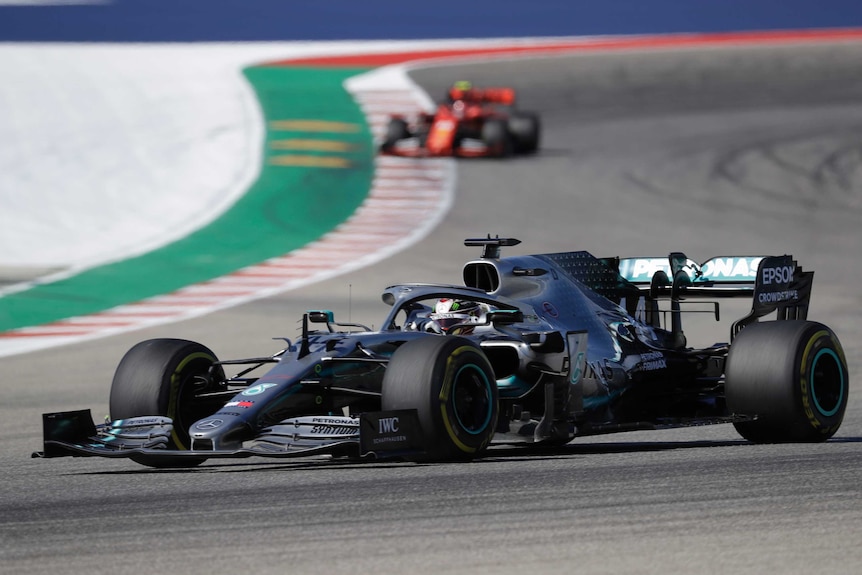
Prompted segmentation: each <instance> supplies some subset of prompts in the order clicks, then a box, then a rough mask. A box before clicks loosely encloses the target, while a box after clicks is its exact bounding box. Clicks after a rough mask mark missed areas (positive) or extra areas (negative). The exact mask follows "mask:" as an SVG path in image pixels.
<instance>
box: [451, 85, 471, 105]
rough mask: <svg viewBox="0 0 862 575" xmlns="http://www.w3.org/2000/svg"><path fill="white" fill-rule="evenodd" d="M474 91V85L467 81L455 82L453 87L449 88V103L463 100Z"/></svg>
mask: <svg viewBox="0 0 862 575" xmlns="http://www.w3.org/2000/svg"><path fill="white" fill-rule="evenodd" d="M472 89H473V84H472V83H471V82H467V81H465V80H459V81H458V82H455V83H454V84H453V85H452V87H451V88H449V101H450V102H454V101H456V100H461V99H463V98H464V97H465V96H466V95H467V93H468V92H470V90H472Z"/></svg>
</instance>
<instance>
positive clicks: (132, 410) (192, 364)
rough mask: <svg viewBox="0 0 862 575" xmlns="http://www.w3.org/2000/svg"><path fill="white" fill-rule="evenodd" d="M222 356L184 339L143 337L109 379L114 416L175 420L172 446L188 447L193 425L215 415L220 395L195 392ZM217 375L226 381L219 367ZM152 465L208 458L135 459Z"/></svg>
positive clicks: (187, 463) (185, 463) (178, 464)
mask: <svg viewBox="0 0 862 575" xmlns="http://www.w3.org/2000/svg"><path fill="white" fill-rule="evenodd" d="M216 361H218V360H217V359H216V356H215V354H214V353H213V352H212V351H211V350H210V349H209V348H207V347H206V346H204V345H201V344H199V343H195V342H193V341H186V340H182V339H151V340H147V341H142V342H141V343H139V344H137V345H135V346H134V347H132V349H130V350H129V351H128V352H126V355H125V356H123V359H122V360H121V361H120V365H119V366H118V367H117V371H116V373H115V374H114V381H113V383H112V384H111V396H110V403H109V408H110V413H111V418H112V419H128V418H131V417H140V416H145V415H161V416H165V417H170V418H171V419H172V420H173V432H172V433H171V440H170V442H169V444H168V448H169V449H176V450H186V449H188V448H189V445H190V439H189V434H188V428H189V426H190V425H191V424H192V423H194V422H195V421H197V420H199V419H203V418H204V417H207V416H208V415H212V414H213V413H215V412H216V411H218V409H219V408H220V407H221V406H222V403H223V402H222V401H221V400H209V401H206V400H201V399H198V398H196V395H197V394H199V393H200V392H202V391H205V390H206V385H207V383H205V382H207V381H210V379H207V378H206V376H208V373H209V369H210V367H211V366H212V364H213V363H214V362H216ZM212 379H213V380H215V381H222V380H224V372H223V370H222V369H221V367H219V368H218V369H217V370H216V373H215V374H214V375H213V378H212ZM132 459H134V460H135V461H138V462H139V463H142V464H144V465H149V466H152V467H192V466H195V465H199V464H201V463H203V462H204V461H205V458H200V459H196V458H195V459H188V458H168V457H166V458H164V459H153V458H150V457H147V458H135V457H132Z"/></svg>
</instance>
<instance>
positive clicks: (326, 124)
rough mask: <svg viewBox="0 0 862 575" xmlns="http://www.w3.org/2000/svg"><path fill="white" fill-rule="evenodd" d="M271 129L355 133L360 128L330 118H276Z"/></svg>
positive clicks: (270, 124)
mask: <svg viewBox="0 0 862 575" xmlns="http://www.w3.org/2000/svg"><path fill="white" fill-rule="evenodd" d="M269 129H270V130H285V131H286V130H293V131H298V132H336V133H339V134H353V133H356V132H358V131H359V130H360V127H359V124H350V123H348V122H331V121H329V120H274V121H272V122H270V123H269Z"/></svg>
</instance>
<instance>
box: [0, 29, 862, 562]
mask: <svg viewBox="0 0 862 575" xmlns="http://www.w3.org/2000/svg"><path fill="white" fill-rule="evenodd" d="M860 61H862V44H860V43H837V44H829V45H816V46H805V47H801V46H797V47H781V48H779V47H759V48H721V49H710V48H703V49H689V50H681V51H680V50H677V51H666V52H650V53H641V54H637V53H616V54H606V55H597V54H592V55H584V56H573V57H556V58H552V59H546V60H524V61H517V62H505V63H484V64H481V65H479V66H463V67H454V68H448V69H442V68H438V69H428V70H420V71H417V72H416V73H415V78H416V79H417V80H418V81H419V82H420V83H421V84H422V85H423V86H426V87H427V88H428V89H429V91H430V93H431V94H432V95H437V94H439V93H440V92H441V90H442V88H443V87H444V86H445V85H447V84H448V83H449V82H451V81H452V80H453V79H458V78H470V79H473V80H474V81H475V82H477V83H483V84H485V83H498V84H512V85H514V86H515V87H517V88H519V90H520V95H521V102H522V105H523V107H525V108H532V109H535V110H537V111H540V112H541V114H542V119H543V121H544V126H545V133H544V140H543V149H542V151H541V153H540V154H539V155H537V156H535V157H530V158H522V159H515V160H513V161H510V162H495V161H485V160H480V161H470V162H466V161H465V162H460V163H459V165H458V196H457V200H456V202H455V205H454V208H453V210H452V211H451V213H450V214H449V216H448V217H447V218H446V219H445V221H444V222H443V223H442V225H441V226H440V227H439V229H438V230H437V231H436V232H435V233H433V234H432V235H431V237H430V238H428V239H427V240H426V241H424V242H423V243H421V244H419V245H417V246H414V247H413V248H411V249H410V250H409V251H408V252H404V253H401V254H399V255H397V256H394V257H392V258H391V259H389V260H387V261H384V262H382V263H381V264H378V265H376V266H374V267H373V268H369V269H366V270H363V271H361V272H357V273H353V274H351V275H350V276H349V277H340V278H336V279H334V280H331V281H328V282H325V283H321V284H318V285H315V286H313V287H310V288H307V289H303V290H300V291H295V292H291V293H286V294H283V295H282V296H280V297H275V298H271V299H267V300H262V301H258V302H255V303H251V304H247V305H245V306H242V307H238V308H234V309H230V310H226V311H223V312H219V313H217V314H213V315H211V316H207V317H204V318H199V319H196V320H193V321H188V322H184V323H180V324H175V325H169V326H162V327H159V328H157V329H152V330H147V331H140V332H136V333H131V334H128V335H124V336H121V337H116V338H112V339H109V340H99V341H94V342H89V343H84V344H79V345H74V346H69V347H65V348H58V349H54V350H50V351H47V352H41V353H33V354H28V355H22V356H17V357H10V358H5V359H3V360H2V363H0V366H2V375H3V381H4V382H5V386H4V401H3V402H2V405H0V437H2V439H0V445H2V452H0V464H2V465H0V510H2V515H0V543H2V545H0V565H2V569H0V570H2V572H4V573H55V572H58V571H63V572H67V573H84V572H91V571H94V570H110V571H111V572H113V573H130V572H133V571H135V572H140V571H144V570H145V571H149V572H174V573H187V574H195V573H207V574H211V573H218V572H231V571H237V570H242V571H243V572H248V573H309V572H330V573H334V572H344V571H349V572H355V573H369V572H374V573H378V574H382V573H403V572H410V573H523V572H533V573H570V572H579V573H615V574H620V573H632V574H635V573H652V572H659V571H661V572H663V573H730V572H735V573H761V572H766V571H773V572H783V573H808V572H811V571H818V572H828V573H834V574H840V573H847V574H850V573H857V572H858V568H859V565H862V548H860V546H859V541H860V533H862V493H860V491H862V487H860V485H862V482H860V468H862V449H860V448H862V399H860V395H859V384H858V375H857V374H859V373H860V368H862V331H860V330H862V328H860V327H859V326H860V323H862V322H860V319H862V318H860V311H859V310H860V308H862V296H860V293H862V292H860V289H859V285H860V283H862V272H860V262H859V259H858V252H859V249H860V248H862V230H860V227H859V222H860V221H862V80H860V76H859V74H858V62H860ZM486 233H492V234H500V235H505V236H512V237H516V238H519V239H521V240H522V241H523V242H524V243H523V244H522V245H521V246H518V247H516V248H511V252H512V253H529V252H545V251H559V250H572V249H587V250H590V251H592V252H594V253H596V254H597V255H658V256H662V255H665V254H667V253H668V252H669V251H672V250H682V251H685V252H686V253H687V254H688V255H689V256H690V257H692V259H695V260H701V261H702V260H705V259H707V258H708V257H711V256H715V255H730V254H751V253H776V254H783V253H792V254H793V255H794V256H796V257H797V259H798V261H799V262H800V263H801V265H802V266H803V267H805V268H806V269H814V270H815V271H816V275H815V284H814V294H813V305H812V309H811V312H810V316H809V317H810V318H811V319H816V320H819V321H822V322H824V323H826V324H828V325H830V326H831V327H833V329H835V331H836V332H837V333H838V335H839V337H840V338H841V339H842V342H843V343H844V347H845V351H846V353H847V356H848V360H849V362H850V369H851V394H850V403H849V406H848V410H847V413H846V416H845V420H844V425H843V427H842V428H841V429H840V430H839V432H838V434H837V436H836V437H835V438H834V439H833V440H831V441H829V442H827V443H825V444H818V445H781V446H768V445H767V446H755V445H749V444H747V443H746V442H745V441H743V440H741V439H740V438H739V437H738V436H737V435H736V433H735V432H734V430H733V428H732V427H730V426H713V427H702V428H692V429H681V430H673V431H667V432H638V433H628V434H620V435H611V436H604V437H601V438H582V439H577V440H575V441H574V442H572V443H571V444H570V445H569V446H567V447H565V448H562V449H559V450H557V451H556V452H531V453H525V452H510V451H492V452H491V453H490V454H489V455H488V457H486V458H483V459H481V460H478V461H476V462H473V463H469V464H446V465H416V464H399V463H394V464H393V463H390V464H347V463H343V462H333V461H327V460H298V461H296V462H287V463H286V462H278V461H276V462H272V461H263V460H261V461H250V460H240V461H238V462H230V461H227V462H225V461H221V462H219V461H213V462H207V463H205V464H204V465H203V466H201V467H199V468H197V469H194V470H191V471H169V470H150V469H147V468H144V467H140V466H137V465H136V464H134V463H132V462H126V461H109V460H98V459H72V458H67V459H55V460H38V459H29V453H30V451H32V450H34V449H38V448H39V445H40V439H41V429H40V414H41V413H43V412H47V411H54V410H64V409H81V408H92V409H93V413H94V414H95V415H96V416H97V417H101V415H102V414H105V413H106V412H107V401H108V391H109V386H110V380H111V377H112V374H113V370H114V368H115V367H116V364H117V363H118V361H119V359H120V357H121V356H122V354H123V353H124V352H125V351H126V350H127V349H128V348H129V347H131V346H132V345H133V344H134V343H136V342H137V341H140V340H142V339H146V338H150V337H184V338H189V339H194V340H199V341H202V342H204V343H206V344H208V345H210V346H211V347H212V348H213V349H214V351H215V352H216V353H217V354H218V355H219V356H220V357H222V358H230V357H240V356H252V355H261V354H263V353H267V352H270V351H275V350H276V349H277V343H275V342H272V341H271V340H270V338H271V337H274V336H288V337H295V336H296V331H297V325H298V324H297V323H296V320H298V318H299V316H300V314H301V313H302V311H303V310H305V309H309V308H320V307H328V308H331V309H333V310H334V311H335V312H336V315H337V316H339V317H341V318H344V319H347V317H348V316H349V317H350V318H351V319H352V320H354V321H364V322H367V323H375V322H376V323H379V318H381V317H382V316H383V314H384V312H385V309H384V305H383V304H382V303H380V300H379V295H378V294H379V292H380V290H381V289H382V288H383V287H384V286H385V285H389V284H391V283H395V282H398V281H438V282H458V281H459V280H460V267H461V265H462V264H463V262H464V261H466V260H467V259H469V258H472V257H475V256H476V255H477V254H476V253H475V251H474V250H475V248H474V249H469V248H465V247H464V246H463V245H461V240H462V239H463V238H466V237H470V236H476V235H484V234H486ZM741 313H742V312H741V311H739V310H728V311H727V313H725V317H726V319H728V320H730V319H733V318H734V317H735V316H738V315H740V314H741ZM701 324H702V322H696V325H694V326H693V327H692V329H691V330H690V331H689V332H688V333H689V335H690V340H692V341H694V342H695V343H701V342H700V341H697V340H699V339H702V338H707V339H708V338H710V337H712V340H711V341H719V340H724V339H726V331H725V330H726V326H727V324H726V323H724V324H722V326H721V327H719V328H717V329H713V331H712V334H710V335H708V334H707V328H708V327H711V326H707V325H701ZM704 343H708V342H706V341H704Z"/></svg>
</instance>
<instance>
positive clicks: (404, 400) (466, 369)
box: [382, 335, 499, 461]
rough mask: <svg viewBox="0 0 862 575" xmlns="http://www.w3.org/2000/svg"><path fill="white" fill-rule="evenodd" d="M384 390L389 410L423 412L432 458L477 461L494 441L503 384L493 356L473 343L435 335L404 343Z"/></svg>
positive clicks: (389, 368)
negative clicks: (499, 389)
mask: <svg viewBox="0 0 862 575" xmlns="http://www.w3.org/2000/svg"><path fill="white" fill-rule="evenodd" d="M382 391H383V397H382V407H383V410H385V411H386V410H398V409H415V410H416V411H417V412H418V416H419V423H420V426H421V428H422V433H423V439H424V441H423V443H424V446H425V451H426V456H427V457H426V458H427V459H430V460H437V461H440V460H464V459H472V458H473V457H475V456H477V455H478V454H480V453H481V452H482V451H483V450H484V449H485V448H486V447H487V446H488V444H489V443H490V442H491V438H492V437H493V435H494V430H495V429H496V426H497V416H498V410H499V401H498V392H497V382H496V379H495V378H494V370H493V369H492V368H491V364H490V362H489V361H488V358H487V357H485V354H484V353H482V350H481V349H480V348H479V347H478V346H477V345H475V344H474V343H473V342H471V341H470V340H468V339H465V338H462V337H455V336H439V335H429V336H427V337H423V338H419V339H415V340H411V341H408V342H407V343H405V344H403V345H402V346H401V347H400V348H398V350H397V351H396V352H395V354H393V356H392V360H391V361H390V362H389V365H388V366H387V368H386V374H385V375H384V377H383V390H382Z"/></svg>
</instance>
